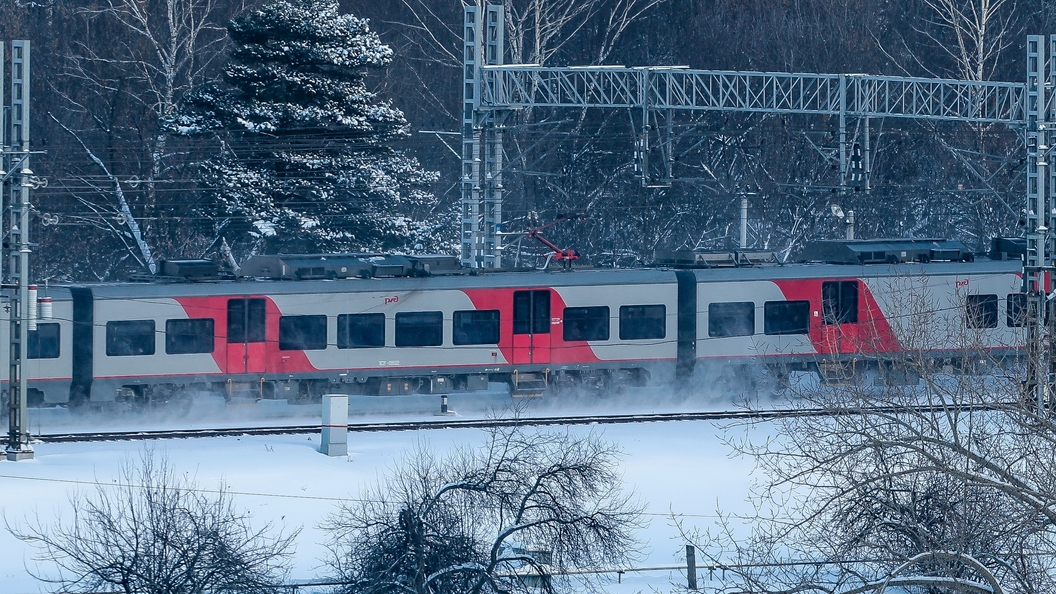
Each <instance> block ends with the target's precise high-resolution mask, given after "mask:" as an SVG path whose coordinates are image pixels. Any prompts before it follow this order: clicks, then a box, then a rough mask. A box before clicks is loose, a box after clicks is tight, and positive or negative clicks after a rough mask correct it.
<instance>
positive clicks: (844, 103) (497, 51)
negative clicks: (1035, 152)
mask: <svg viewBox="0 0 1056 594" xmlns="http://www.w3.org/2000/svg"><path fill="white" fill-rule="evenodd" d="M486 9H487V11H486V13H485V15H486V18H485V19H484V22H481V19H479V18H477V16H478V15H477V8H476V7H473V6H470V7H467V8H466V11H465V14H466V42H465V56H466V58H465V59H466V63H465V95H464V113H463V131H462V134H463V149H462V150H463V159H462V163H463V171H462V205H463V209H462V261H463V264H465V265H466V266H473V267H482V268H486V267H498V266H501V261H502V256H501V249H502V243H501V234H500V233H499V231H500V230H501V223H502V216H501V213H502V192H503V187H502V161H503V150H502V129H503V122H504V121H505V120H506V119H507V118H508V116H509V114H510V113H512V112H513V111H514V110H519V109H529V108H538V107H546V108H573V109H584V108H618V109H629V110H640V114H641V122H640V124H641V125H640V126H639V131H638V132H637V135H638V138H636V145H637V146H636V155H638V156H639V161H640V163H639V167H640V170H641V171H642V175H643V183H648V179H647V178H648V175H649V164H648V158H649V152H650V147H649V145H650V129H651V128H652V129H654V130H655V129H656V128H657V126H650V123H651V122H655V121H656V118H655V114H658V113H664V114H668V117H669V114H671V113H672V112H677V111H727V112H742V113H765V114H804V115H821V116H835V117H838V118H839V149H838V160H839V167H840V185H841V189H846V185H847V181H848V178H849V161H850V154H849V151H848V139H847V119H848V118H860V119H862V120H863V121H864V122H865V126H866V130H868V123H869V119H870V118H892V117H893V118H911V119H920V120H932V121H949V122H966V123H976V124H1006V125H1009V126H1013V127H1026V126H1027V120H1028V111H1029V110H1028V105H1027V103H1028V99H1029V95H1028V91H1027V85H1026V84H1022V83H1010V82H973V81H962V80H945V79H929V78H912V77H897V76H872V75H865V74H790V73H772V72H732V71H712V70H690V69H687V68H679V67H665V66H649V67H623V66H618V67H611V66H585V67H576V66H573V67H565V68H547V67H542V66H536V65H523V64H510V65H503V64H502V63H501V62H502V55H503V49H502V32H501V26H495V24H496V22H497V23H501V22H502V7H501V6H498V5H488V6H487V7H486ZM1035 38H1037V39H1041V37H1039V36H1032V37H1031V39H1035ZM477 40H481V41H480V42H478V41H477ZM864 140H865V143H868V142H869V138H868V133H866V134H865V138H864ZM866 146H868V144H866ZM864 158H865V161H866V163H865V170H866V183H867V184H868V170H869V164H868V161H869V151H868V149H866V151H865V154H864Z"/></svg>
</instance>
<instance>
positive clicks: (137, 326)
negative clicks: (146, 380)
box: [106, 320, 158, 357]
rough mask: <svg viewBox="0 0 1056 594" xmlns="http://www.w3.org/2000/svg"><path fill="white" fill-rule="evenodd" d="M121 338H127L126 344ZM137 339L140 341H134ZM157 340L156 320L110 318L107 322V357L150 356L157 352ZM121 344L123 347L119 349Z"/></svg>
mask: <svg viewBox="0 0 1056 594" xmlns="http://www.w3.org/2000/svg"><path fill="white" fill-rule="evenodd" d="M148 337H149V338H148ZM119 339H125V344H122V343H121V342H119ZM137 340H138V341H140V342H138V343H137V342H133V341H137ZM157 342H158V341H157V326H156V324H155V322H154V320H110V321H109V322H107V323H106V356H107V357H140V356H150V355H153V354H155V353H156V352H157ZM119 346H120V347H123V348H120V349H119V348H118V347H119ZM124 347H127V348H124ZM137 347H138V348H137Z"/></svg>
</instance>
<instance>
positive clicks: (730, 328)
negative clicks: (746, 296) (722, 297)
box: [708, 301, 755, 338]
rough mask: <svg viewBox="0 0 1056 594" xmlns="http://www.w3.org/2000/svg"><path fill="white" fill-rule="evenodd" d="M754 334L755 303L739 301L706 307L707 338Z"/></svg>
mask: <svg viewBox="0 0 1056 594" xmlns="http://www.w3.org/2000/svg"><path fill="white" fill-rule="evenodd" d="M753 334H755V303H754V302H752V301H739V302H731V303H712V304H709V305H708V336H711V337H714V338H722V337H727V336H751V335H753Z"/></svg>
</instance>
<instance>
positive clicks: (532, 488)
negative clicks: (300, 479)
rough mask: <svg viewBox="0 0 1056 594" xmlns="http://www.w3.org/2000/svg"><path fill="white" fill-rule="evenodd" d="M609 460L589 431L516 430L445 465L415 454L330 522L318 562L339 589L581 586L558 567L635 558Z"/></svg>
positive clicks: (630, 522) (628, 513)
mask: <svg viewBox="0 0 1056 594" xmlns="http://www.w3.org/2000/svg"><path fill="white" fill-rule="evenodd" d="M618 459H619V451H618V450H617V449H616V447H615V445H613V444H611V443H608V442H605V441H603V440H601V439H600V438H599V437H598V436H597V435H595V434H593V433H590V434H588V435H586V436H582V437H579V436H575V435H573V434H571V433H561V432H534V431H530V432H529V431H524V430H522V429H516V428H514V429H496V430H493V431H492V433H491V435H490V439H489V440H488V441H487V443H485V444H484V445H483V446H482V447H481V448H479V449H477V450H468V449H465V450H460V451H458V452H456V453H455V454H453V455H451V456H449V457H446V458H443V459H439V458H436V457H434V456H433V455H431V454H430V453H428V452H427V451H426V450H425V449H424V448H423V449H419V450H418V451H417V452H415V453H414V454H412V455H411V456H409V457H408V458H407V459H406V460H405V461H404V462H403V463H402V464H400V465H399V466H398V467H397V468H396V469H395V470H394V471H393V473H392V475H391V476H390V477H389V479H388V480H387V481H385V482H384V483H381V484H379V485H377V486H376V487H374V488H372V489H370V490H368V491H367V492H366V493H365V494H364V496H363V497H362V498H360V500H358V501H355V502H349V503H346V504H343V505H341V507H340V508H339V509H338V510H337V511H336V512H334V513H333V514H331V515H330V516H329V518H328V519H327V521H326V522H325V524H324V525H323V528H324V529H325V530H326V531H327V532H328V534H329V540H328V542H327V546H328V549H329V551H330V557H329V559H328V561H327V563H328V565H329V566H330V567H331V568H332V570H333V571H334V573H335V574H336V576H337V577H338V578H339V579H340V580H341V581H342V582H343V583H344V584H345V586H344V591H345V592H372V593H375V592H376V593H390V592H392V593H395V592H410V593H415V594H427V593H447V592H450V593H456V592H457V593H459V594H465V593H487V592H518V591H526V590H528V589H530V588H532V587H539V588H543V591H547V592H561V591H582V590H581V589H580V588H582V587H587V588H589V587H590V586H591V585H593V584H594V583H595V582H594V581H593V579H592V578H584V579H582V580H573V579H572V578H567V577H564V576H563V574H564V573H565V570H567V569H569V568H575V567H594V566H599V565H612V564H622V563H626V562H627V561H628V560H630V559H632V558H634V557H635V554H636V540H635V537H634V530H635V529H636V528H638V526H639V525H640V516H641V509H642V508H641V505H640V504H638V503H636V502H635V501H634V500H633V499H632V497H631V496H630V495H629V494H628V493H626V492H625V491H624V489H623V486H622V483H621V477H620V475H619V473H618V471H617V461H618ZM573 584H575V586H576V588H573Z"/></svg>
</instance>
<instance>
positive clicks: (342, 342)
mask: <svg viewBox="0 0 1056 594" xmlns="http://www.w3.org/2000/svg"><path fill="white" fill-rule="evenodd" d="M353 321H356V322H360V321H362V322H364V323H363V324H358V323H357V325H356V329H357V332H352V330H353V326H352V325H351V324H350V323H351V322H353ZM379 330H380V332H379ZM355 338H358V339H359V340H354V339H355ZM379 338H380V340H379ZM384 346H385V314H383V313H358V314H340V315H339V316H337V348H339V349H377V348H382V347H384Z"/></svg>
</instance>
